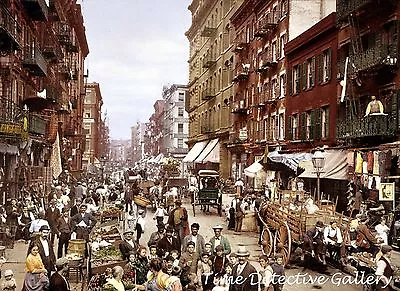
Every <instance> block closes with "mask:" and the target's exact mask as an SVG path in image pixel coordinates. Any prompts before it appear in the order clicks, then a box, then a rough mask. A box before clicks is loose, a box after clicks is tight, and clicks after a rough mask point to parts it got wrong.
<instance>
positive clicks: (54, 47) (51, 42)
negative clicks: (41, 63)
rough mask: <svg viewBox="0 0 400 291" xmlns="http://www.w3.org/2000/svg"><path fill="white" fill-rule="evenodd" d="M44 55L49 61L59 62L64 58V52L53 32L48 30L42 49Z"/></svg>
mask: <svg viewBox="0 0 400 291" xmlns="http://www.w3.org/2000/svg"><path fill="white" fill-rule="evenodd" d="M42 54H43V56H44V57H45V58H46V60H48V61H57V60H61V59H62V58H63V56H64V55H63V52H62V50H61V47H60V45H59V43H58V42H57V39H56V37H55V35H54V34H53V31H51V30H48V31H47V35H46V38H45V40H44V43H43V47H42Z"/></svg>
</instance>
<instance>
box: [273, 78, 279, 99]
mask: <svg viewBox="0 0 400 291" xmlns="http://www.w3.org/2000/svg"><path fill="white" fill-rule="evenodd" d="M271 82H272V83H271V84H272V100H275V99H276V98H277V97H278V81H277V80H276V78H275V79H272V81H271Z"/></svg>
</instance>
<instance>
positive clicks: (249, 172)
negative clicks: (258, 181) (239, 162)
mask: <svg viewBox="0 0 400 291" xmlns="http://www.w3.org/2000/svg"><path fill="white" fill-rule="evenodd" d="M262 170H263V166H262V165H261V164H260V163H259V162H258V161H257V162H254V163H252V164H251V165H250V166H248V167H247V168H245V169H244V174H245V175H246V176H247V177H250V178H254V177H255V176H257V173H259V172H260V171H262Z"/></svg>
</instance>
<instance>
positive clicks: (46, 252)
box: [28, 225, 56, 276]
mask: <svg viewBox="0 0 400 291" xmlns="http://www.w3.org/2000/svg"><path fill="white" fill-rule="evenodd" d="M49 235H50V227H48V226H47V225H43V226H42V227H41V228H40V232H39V235H38V236H36V238H35V239H33V240H31V242H30V244H29V247H28V254H29V253H30V251H31V249H32V248H33V247H34V246H35V245H36V246H37V247H38V248H39V254H40V257H41V259H42V262H43V265H44V267H45V268H46V270H47V275H48V276H50V274H51V271H54V264H55V262H56V255H55V254H54V248H53V245H52V243H51V241H50V240H49Z"/></svg>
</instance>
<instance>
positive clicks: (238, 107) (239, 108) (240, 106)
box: [232, 100, 248, 115]
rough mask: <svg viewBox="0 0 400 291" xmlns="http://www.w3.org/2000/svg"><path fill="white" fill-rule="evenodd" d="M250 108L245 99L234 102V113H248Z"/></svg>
mask: <svg viewBox="0 0 400 291" xmlns="http://www.w3.org/2000/svg"><path fill="white" fill-rule="evenodd" d="M247 111H248V108H247V106H246V101H245V100H239V101H235V102H234V107H233V109H232V113H233V114H243V115H247Z"/></svg>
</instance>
